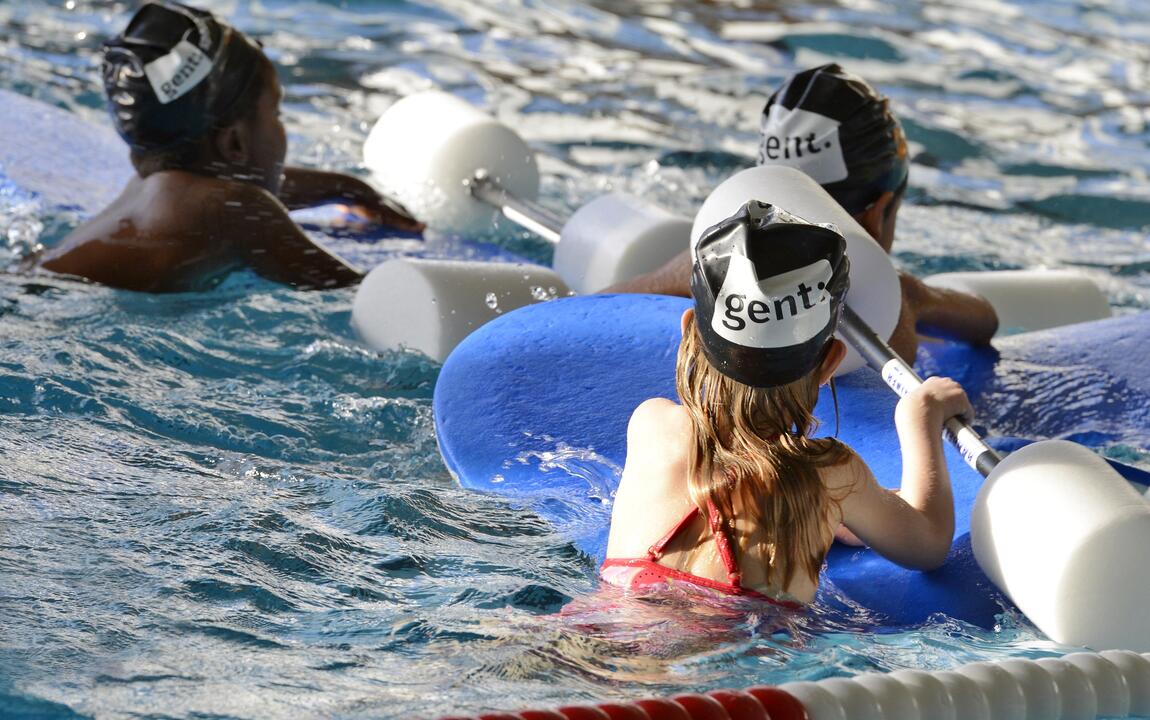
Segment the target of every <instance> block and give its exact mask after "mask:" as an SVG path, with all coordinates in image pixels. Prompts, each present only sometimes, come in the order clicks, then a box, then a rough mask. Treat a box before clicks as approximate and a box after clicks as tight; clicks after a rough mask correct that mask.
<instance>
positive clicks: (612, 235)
mask: <svg viewBox="0 0 1150 720" xmlns="http://www.w3.org/2000/svg"><path fill="white" fill-rule="evenodd" d="M690 240H691V221H690V220H687V219H686V218H683V217H679V216H678V215H673V214H671V213H669V212H667V211H666V210H663V209H662V208H658V207H655V206H653V205H649V204H647V203H645V202H643V201H642V200H640V199H638V198H635V197H632V196H630V195H623V194H620V193H612V194H610V195H603V196H602V197H598V198H595V199H594V200H592V201H591V202H589V203H587V204H586V205H584V206H583V207H581V208H579V209H578V210H576V211H575V214H574V215H572V216H571V218H570V219H569V220H568V221H567V224H565V225H564V226H563V231H562V233H561V234H560V239H559V244H558V245H557V246H556V247H555V259H554V261H553V262H552V266H553V267H554V268H555V271H556V272H557V273H559V275H560V276H562V277H563V279H564V280H566V281H567V284H568V285H570V286H571V289H572V290H574V291H575V292H577V293H593V292H597V291H599V290H602V289H603V288H606V287H610V286H611V285H614V284H615V283H618V282H622V281H623V280H629V279H631V278H634V277H637V276H639V275H641V274H643V273H645V272H648V271H651V270H655V269H656V268H659V267H661V266H662V265H663V264H664V263H666V262H667V261H668V260H670V259H671V258H673V257H675V256H676V255H678V254H680V253H681V252H683V251H684V250H686V249H687V248H688V247H690Z"/></svg>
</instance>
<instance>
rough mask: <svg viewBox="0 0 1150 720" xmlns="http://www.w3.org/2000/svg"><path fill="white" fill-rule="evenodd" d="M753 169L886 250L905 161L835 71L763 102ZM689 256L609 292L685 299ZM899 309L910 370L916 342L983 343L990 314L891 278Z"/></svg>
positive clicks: (794, 80) (822, 70) (862, 97)
mask: <svg viewBox="0 0 1150 720" xmlns="http://www.w3.org/2000/svg"><path fill="white" fill-rule="evenodd" d="M758 164H760V165H771V164H778V165H790V166H791V167H794V168H796V169H798V170H802V171H803V172H805V173H806V174H807V175H809V176H810V177H811V178H813V179H814V180H815V181H816V182H818V183H819V184H820V185H822V186H823V187H824V188H825V189H826V191H827V192H828V193H829V194H830V195H831V197H833V198H834V199H835V200H836V201H838V203H839V204H840V205H842V206H843V208H844V209H846V211H847V212H848V213H850V214H851V215H852V216H853V217H854V218H855V220H857V221H858V223H859V225H861V226H862V227H863V229H864V230H866V231H867V233H869V234H870V236H871V237H873V238H874V239H875V241H876V242H877V243H878V244H879V245H880V246H881V247H882V249H883V250H885V251H886V252H888V253H889V252H890V251H891V245H892V244H893V243H894V235H895V225H896V222H897V219H898V217H897V216H898V210H899V208H900V207H901V205H902V199H903V196H904V195H905V193H906V188H907V180H908V177H909V175H908V170H909V162H908V158H907V146H906V139H905V136H904V135H903V131H902V126H901V125H900V124H899V122H898V119H897V118H895V116H894V114H893V113H891V110H890V102H889V101H888V100H887V98H885V97H883V96H882V95H881V94H879V93H878V92H877V91H876V90H875V89H874V88H873V87H871V86H870V84H868V83H867V82H866V81H865V80H863V79H862V78H860V77H858V76H856V75H852V74H851V73H849V72H847V71H845V70H843V69H842V68H841V67H839V66H838V65H835V64H830V65H823V66H820V67H816V68H812V69H810V70H804V71H802V72H800V73H797V74H795V75H793V76H792V77H790V78H788V79H787V80H785V81H784V82H783V84H782V85H781V86H780V87H779V89H778V90H777V91H775V93H774V94H773V95H771V97H770V98H769V99H768V100H767V104H766V106H765V107H764V109H763V117H762V122H761V126H760V134H759V158H758ZM690 276H691V256H690V252H689V251H688V252H684V253H682V254H681V255H679V256H678V257H675V258H674V259H672V260H671V261H670V262H668V263H667V264H666V265H665V266H664V267H662V268H660V269H658V270H655V271H654V272H652V273H649V274H648V275H646V276H642V277H640V278H637V279H635V280H632V281H629V282H625V283H621V284H619V285H617V286H615V287H614V288H611V289H610V291H611V292H652V293H661V294H667V295H683V296H686V295H688V294H689V287H688V285H689V282H690ZM899 283H900V286H901V289H902V310H901V313H900V315H899V319H898V324H897V326H896V327H895V330H894V334H893V335H892V336H891V338H890V345H891V347H893V348H894V349H895V351H896V352H897V353H898V354H899V355H901V356H902V357H903V358H904V359H905V360H907V362H913V361H914V357H915V353H916V351H917V349H918V335H919V334H921V335H924V336H927V337H938V338H947V339H952V340H959V341H962V342H967V343H971V344H974V345H985V344H987V343H989V342H990V339H991V338H992V337H993V336H994V333H995V332H996V331H997V330H998V315H997V313H995V311H994V307H993V306H991V304H990V303H989V302H987V301H986V300H985V299H983V298H981V297H978V296H975V295H970V294H968V293H963V292H958V291H955V290H949V289H943V288H935V287H932V286H930V285H927V284H926V283H924V282H922V281H921V280H919V279H918V278H916V277H914V276H913V275H911V274H909V273H906V272H900V273H899Z"/></svg>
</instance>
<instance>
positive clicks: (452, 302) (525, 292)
mask: <svg viewBox="0 0 1150 720" xmlns="http://www.w3.org/2000/svg"><path fill="white" fill-rule="evenodd" d="M570 292H571V291H570V290H569V289H568V288H567V285H566V284H565V283H564V282H563V279H562V278H560V277H559V276H558V275H556V274H555V273H554V272H552V271H551V270H549V269H547V268H545V267H540V266H538V265H527V264H511V263H484V262H471V261H460V260H420V259H411V258H403V259H396V260H388V261H387V262H384V263H381V264H380V265H379V266H378V267H376V268H375V269H374V270H372V271H371V272H370V273H368V274H367V277H365V278H364V279H363V282H362V283H360V285H359V289H358V290H357V291H356V293H355V300H354V302H353V303H352V307H351V320H352V325H353V326H354V327H355V329H356V331H357V332H358V333H359V335H360V337H362V338H363V341H364V342H365V343H367V345H369V346H370V347H371V348H373V349H375V350H380V351H387V350H398V349H401V348H407V349H409V350H416V351H419V352H421V353H423V354H424V355H427V356H428V357H430V358H431V359H433V360H436V361H438V362H443V361H444V360H445V359H447V356H448V355H449V354H450V353H451V351H452V350H454V349H455V346H456V345H458V344H459V343H460V342H462V341H463V338H465V337H467V336H468V335H469V334H470V333H471V332H473V331H474V330H475V329H476V328H478V327H479V326H480V325H483V324H484V323H486V322H488V321H490V320H493V319H494V318H496V317H498V316H499V315H501V314H503V313H505V312H508V311H510V310H514V309H515V308H519V307H523V306H524V305H530V304H531V303H534V302H540V301H543V300H549V299H552V298H556V297H564V296H566V295H568V294H570Z"/></svg>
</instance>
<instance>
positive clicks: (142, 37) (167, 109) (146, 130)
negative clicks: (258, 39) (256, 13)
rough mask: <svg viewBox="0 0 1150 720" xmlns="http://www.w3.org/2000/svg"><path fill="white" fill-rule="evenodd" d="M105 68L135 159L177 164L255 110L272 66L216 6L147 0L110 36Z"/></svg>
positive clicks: (116, 118)
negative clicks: (214, 12)
mask: <svg viewBox="0 0 1150 720" xmlns="http://www.w3.org/2000/svg"><path fill="white" fill-rule="evenodd" d="M103 75H104V89H105V91H106V93H107V95H108V102H109V105H110V109H111V114H112V121H113V123H114V124H115V126H116V130H117V131H118V132H119V134H120V136H121V137H122V138H123V139H124V140H125V141H126V142H127V143H128V144H129V145H130V146H131V148H132V152H133V159H137V158H139V157H163V158H169V159H171V158H175V160H171V161H169V162H167V164H168V165H176V166H178V165H180V164H181V163H184V162H191V161H194V159H195V158H194V156H195V154H196V152H197V149H198V146H199V144H200V143H201V142H202V141H203V140H204V139H205V138H207V137H208V136H210V135H211V134H212V132H213V131H216V130H219V129H221V128H223V127H226V126H228V125H229V124H231V123H235V122H237V121H239V120H241V119H242V118H244V117H245V116H247V115H249V114H251V113H253V112H255V111H256V110H257V108H258V106H259V104H260V97H261V95H262V94H263V93H265V91H266V90H267V87H266V86H267V85H268V84H269V81H274V76H275V73H274V68H273V67H272V66H271V63H270V62H269V61H268V59H267V57H266V56H265V55H264V53H263V51H262V50H261V49H260V47H259V45H257V44H256V43H254V42H252V41H251V40H250V39H248V37H247V36H245V35H244V34H243V33H241V32H239V31H238V30H236V29H234V28H232V27H231V26H229V25H227V24H225V23H223V22H220V21H218V20H216V19H215V17H213V16H212V14H211V13H208V12H205V11H203V10H197V9H195V8H191V7H188V6H186V5H182V4H179V3H175V2H149V3H147V4H145V5H144V6H143V7H141V8H140V9H139V10H138V11H137V12H136V14H135V15H134V16H133V17H132V19H131V21H129V23H128V26H127V28H125V30H124V32H123V33H121V34H120V35H119V36H118V37H116V38H115V39H113V40H111V41H109V42H108V43H106V44H105V46H104V62H103ZM277 101H278V99H277ZM164 169H169V168H164Z"/></svg>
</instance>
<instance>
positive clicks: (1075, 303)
mask: <svg viewBox="0 0 1150 720" xmlns="http://www.w3.org/2000/svg"><path fill="white" fill-rule="evenodd" d="M923 281H924V282H925V283H926V284H927V285H930V286H932V287H939V288H947V289H950V290H958V291H960V292H965V293H969V294H971V295H980V296H982V297H983V298H985V299H986V301H987V302H989V303H990V304H991V305H993V306H994V311H995V313H997V314H998V333H997V334H998V335H1010V334H1012V333H1019V332H1029V331H1031V330H1045V329H1046V328H1052V327H1059V326H1062V325H1072V324H1074V323H1080V322H1088V321H1090V320H1101V319H1102V318H1108V317H1110V303H1109V302H1108V301H1107V300H1106V296H1105V295H1103V294H1102V290H1101V289H1100V288H1099V287H1098V285H1096V284H1095V283H1094V281H1093V280H1091V279H1090V278H1089V277H1087V276H1086V275H1085V274H1083V273H1081V272H1077V271H1075V270H996V271H992V272H987V271H983V272H953V273H939V274H938V275H931V276H929V277H926V278H923Z"/></svg>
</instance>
